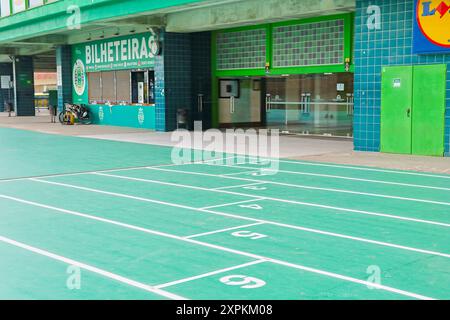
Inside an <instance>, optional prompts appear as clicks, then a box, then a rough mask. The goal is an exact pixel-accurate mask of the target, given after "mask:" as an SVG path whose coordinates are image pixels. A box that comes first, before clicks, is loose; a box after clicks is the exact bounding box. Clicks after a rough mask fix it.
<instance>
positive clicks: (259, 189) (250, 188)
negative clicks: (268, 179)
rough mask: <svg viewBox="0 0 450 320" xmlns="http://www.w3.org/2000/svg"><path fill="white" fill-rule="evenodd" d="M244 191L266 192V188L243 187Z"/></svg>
mask: <svg viewBox="0 0 450 320" xmlns="http://www.w3.org/2000/svg"><path fill="white" fill-rule="evenodd" d="M244 189H246V190H254V191H265V190H267V188H266V187H258V186H249V187H244Z"/></svg>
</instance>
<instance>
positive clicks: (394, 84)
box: [381, 66, 413, 154]
mask: <svg viewBox="0 0 450 320" xmlns="http://www.w3.org/2000/svg"><path fill="white" fill-rule="evenodd" d="M412 81H413V67H412V66H401V67H383V72H382V91H381V151H382V152H386V153H402V154H411V151H412V143H411V127H412V121H411V117H412V106H413V105H412V98H413V93H412V88H413V84H412Z"/></svg>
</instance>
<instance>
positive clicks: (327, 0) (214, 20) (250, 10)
mask: <svg viewBox="0 0 450 320" xmlns="http://www.w3.org/2000/svg"><path fill="white" fill-rule="evenodd" d="M354 9H355V0H323V1H317V0H290V1H286V0H264V1H261V0H245V1H240V2H234V3H227V4H222V5H217V6H211V7H207V8H198V9H193V10H189V11H183V12H177V13H170V14H168V15H167V26H166V30H167V31H169V32H196V31H207V30H218V29H225V28H231V27H236V26H242V25H254V24H260V23H267V22H276V21H283V20H292V19H300V18H307V17H314V16H323V15H331V14H337V13H344V12H351V11H354Z"/></svg>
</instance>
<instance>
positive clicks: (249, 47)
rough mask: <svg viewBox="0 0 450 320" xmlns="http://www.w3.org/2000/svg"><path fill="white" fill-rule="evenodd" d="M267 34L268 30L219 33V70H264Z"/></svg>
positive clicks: (217, 43) (217, 42)
mask: <svg viewBox="0 0 450 320" xmlns="http://www.w3.org/2000/svg"><path fill="white" fill-rule="evenodd" d="M266 33H267V32H266V29H255V30H244V31H236V32H224V33H219V34H218V35H217V40H216V45H217V70H236V69H260V68H262V69H264V68H265V65H266V37H267V34H266Z"/></svg>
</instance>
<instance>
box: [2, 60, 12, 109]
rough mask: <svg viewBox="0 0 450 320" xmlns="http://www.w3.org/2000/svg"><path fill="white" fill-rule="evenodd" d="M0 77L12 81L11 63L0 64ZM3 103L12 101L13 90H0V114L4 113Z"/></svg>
mask: <svg viewBox="0 0 450 320" xmlns="http://www.w3.org/2000/svg"><path fill="white" fill-rule="evenodd" d="M0 75H2V76H10V78H11V80H13V68H12V63H9V62H7V63H6V62H5V63H0ZM5 101H8V102H13V101H14V90H12V89H10V90H8V89H1V88H0V112H3V111H4V107H5Z"/></svg>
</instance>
